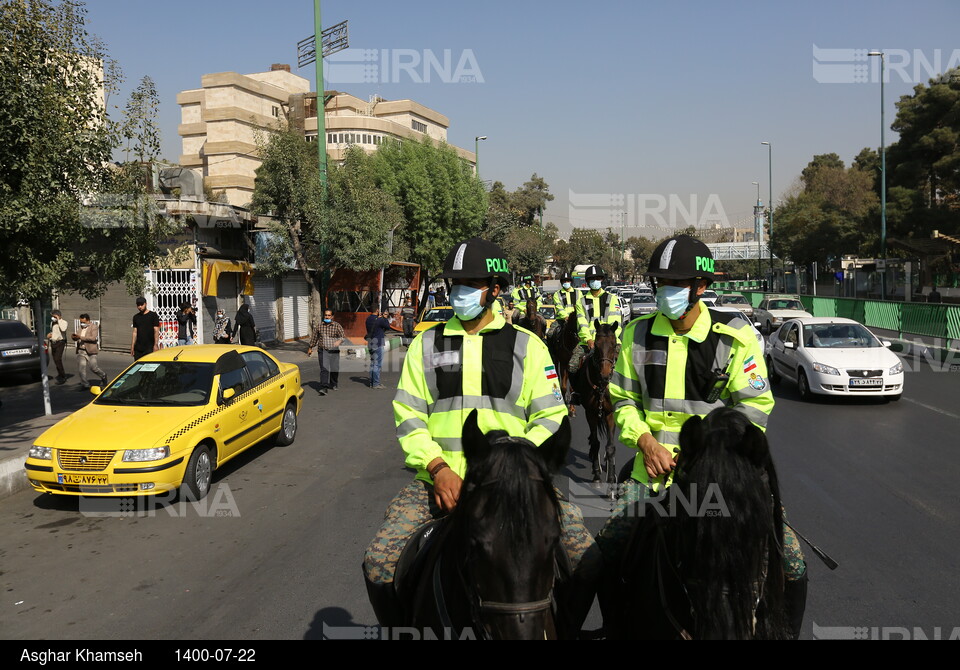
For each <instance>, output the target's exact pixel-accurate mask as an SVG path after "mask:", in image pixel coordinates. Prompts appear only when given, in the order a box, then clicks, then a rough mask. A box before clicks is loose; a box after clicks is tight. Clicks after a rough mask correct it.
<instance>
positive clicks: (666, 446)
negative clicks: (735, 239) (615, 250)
mask: <svg viewBox="0 0 960 670" xmlns="http://www.w3.org/2000/svg"><path fill="white" fill-rule="evenodd" d="M647 276H648V277H652V278H654V280H655V282H656V300H657V309H658V311H656V312H654V313H653V314H650V315H647V316H641V317H640V318H638V319H635V320H634V321H632V322H630V323H629V324H628V325H627V327H626V328H625V329H624V333H623V338H622V341H623V347H622V349H621V351H620V355H619V357H618V358H617V363H616V366H615V372H614V374H613V377H612V378H611V382H610V386H609V390H610V399H611V401H612V402H613V406H614V418H615V420H616V422H617V425H618V426H619V427H620V441H621V442H623V443H624V444H625V445H626V446H628V447H630V448H631V449H635V450H637V452H638V454H637V457H636V460H635V461H634V466H633V471H632V473H631V475H630V478H629V479H628V480H626V482H624V485H623V492H622V494H621V497H620V500H619V502H618V504H617V508H616V509H615V511H614V514H613V516H611V517H610V519H609V520H608V521H607V523H606V525H605V526H604V527H603V529H602V530H601V531H600V533H599V535H598V536H597V543H598V544H599V545H600V548H601V551H602V553H603V557H604V563H605V564H606V565H607V566H614V565H617V564H618V561H619V560H620V557H621V556H622V554H623V551H624V550H625V548H626V545H627V542H628V541H629V537H630V532H631V530H632V524H631V522H630V520H629V519H628V517H629V516H630V515H629V514H628V513H627V510H628V509H632V507H631V506H632V505H636V504H637V503H638V502H639V501H640V500H642V499H643V498H644V497H650V496H651V495H652V493H651V492H652V491H657V490H658V489H659V488H660V487H665V486H670V485H671V484H672V483H673V471H674V468H675V467H676V462H677V455H678V453H679V451H680V430H681V428H682V426H683V424H684V423H685V422H686V421H687V420H688V419H690V418H691V417H692V416H700V417H704V416H706V415H707V414H709V413H710V412H711V411H712V410H714V409H716V408H718V407H723V406H727V407H730V408H731V409H734V410H737V411H739V412H742V413H743V414H744V415H745V416H746V417H747V418H748V419H750V421H751V422H752V423H753V424H754V425H756V426H757V427H758V428H760V429H761V430H763V431H766V427H767V420H768V418H769V416H770V412H771V411H772V410H773V405H774V398H773V393H772V392H771V390H770V384H769V381H768V378H767V369H766V364H765V362H764V357H763V350H762V349H761V346H760V344H759V343H758V342H757V339H756V336H755V335H754V331H753V329H752V327H751V326H750V324H749V323H748V322H747V321H746V320H745V319H744V318H743V317H742V316H741V315H740V314H730V313H726V312H717V311H714V310H711V309H708V308H707V306H706V305H705V303H703V302H702V301H701V300H700V296H701V295H703V292H704V291H705V290H706V288H707V286H708V285H709V284H710V283H711V282H713V280H714V259H713V254H712V253H711V252H710V249H709V247H707V245H706V244H704V243H703V242H701V241H700V240H698V239H696V238H693V237H690V236H688V235H678V236H676V237H672V238H670V239H667V240H664V241H663V242H661V243H660V245H659V246H657V248H656V249H655V250H654V252H653V255H652V256H651V258H650V267H649V269H648V271H647ZM783 543H784V546H783V562H784V572H785V575H786V584H785V588H784V598H785V601H786V605H787V608H788V612H789V614H790V616H791V618H792V621H791V626H792V628H793V630H794V633H795V635H799V634H800V624H801V622H802V621H803V610H804V607H805V603H806V597H807V575H806V563H805V562H804V559H803V553H802V552H801V550H800V545H799V542H797V538H796V536H795V535H794V534H793V531H792V530H790V528H789V527H787V526H786V525H784V527H783ZM608 586H609V588H616V587H615V586H612V585H608ZM603 595H604V594H603V592H601V601H600V604H601V608H603V607H604V602H605V600H606V599H605V598H604V597H603Z"/></svg>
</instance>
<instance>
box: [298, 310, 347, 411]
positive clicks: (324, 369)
mask: <svg viewBox="0 0 960 670" xmlns="http://www.w3.org/2000/svg"><path fill="white" fill-rule="evenodd" d="M344 337H345V336H344V334H343V326H341V325H340V324H339V323H337V322H336V321H334V320H333V310H331V309H325V310H323V323H321V324H320V325H319V326H317V329H316V330H314V331H313V337H311V338H310V345H309V346H308V347H307V356H310V355H312V354H313V348H314V347H315V346H317V344H318V343H319V344H320V351H319V353H318V355H317V359H318V360H319V361H320V395H327V390H330V391H336V390H337V386H338V384H339V382H340V345H341V344H343V340H344Z"/></svg>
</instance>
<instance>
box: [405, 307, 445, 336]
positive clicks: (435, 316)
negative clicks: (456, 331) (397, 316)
mask: <svg viewBox="0 0 960 670" xmlns="http://www.w3.org/2000/svg"><path fill="white" fill-rule="evenodd" d="M452 318H453V307H434V308H433V309H428V310H427V313H426V314H424V315H423V316H422V317H420V321H418V322H417V325H416V326H414V327H413V332H415V333H420V332H422V331H424V330H426V329H427V328H429V327H430V326H433V325H435V324H438V323H446V322H447V321H449V320H450V319H452Z"/></svg>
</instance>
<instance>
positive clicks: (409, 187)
mask: <svg viewBox="0 0 960 670" xmlns="http://www.w3.org/2000/svg"><path fill="white" fill-rule="evenodd" d="M371 159H372V161H371V165H372V173H373V175H374V180H375V182H376V184H377V186H378V187H379V188H381V189H383V190H384V191H385V192H386V193H388V194H389V195H391V196H392V197H393V198H394V199H395V200H396V202H397V203H398V205H399V206H400V209H401V211H402V213H403V218H404V225H403V226H401V227H400V228H399V229H398V230H397V233H396V235H395V239H397V238H399V241H400V242H402V244H403V245H404V248H405V249H407V250H408V251H407V253H408V256H407V258H406V259H404V260H407V261H410V262H413V263H418V264H419V265H420V267H421V269H422V272H421V283H422V284H426V283H429V282H431V281H432V280H433V279H435V278H436V277H437V276H438V275H439V274H440V272H441V270H442V268H443V261H444V259H445V258H446V256H447V253H448V252H449V251H450V249H451V248H452V247H453V245H454V244H456V243H457V242H459V241H462V240H464V239H468V238H470V237H475V236H477V235H479V234H480V232H481V231H482V230H483V227H484V222H485V217H486V213H487V200H486V192H485V191H484V188H483V184H482V183H481V182H480V181H479V180H478V179H477V177H476V175H475V174H474V172H473V169H472V167H471V166H470V165H468V164H467V163H465V162H464V161H463V160H461V159H460V157H459V156H458V155H457V153H456V151H454V149H453V148H452V147H450V146H449V145H447V144H440V145H439V146H435V145H434V144H433V142H432V141H431V140H430V139H429V138H427V137H424V138H423V140H422V141H421V142H413V141H405V142H402V143H399V144H398V143H387V144H384V145H381V146H380V148H379V149H378V150H377V151H376V153H374V154H373V155H372V156H371ZM398 260H400V259H398Z"/></svg>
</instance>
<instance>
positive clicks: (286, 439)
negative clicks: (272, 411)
mask: <svg viewBox="0 0 960 670" xmlns="http://www.w3.org/2000/svg"><path fill="white" fill-rule="evenodd" d="M296 437H297V406H296V405H295V404H294V403H293V402H288V403H287V407H286V409H284V410H283V423H282V424H280V432H278V433H277V439H276V442H277V444H279V445H280V446H281V447H286V446H287V445H290V444H293V440H294V439H295V438H296Z"/></svg>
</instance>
